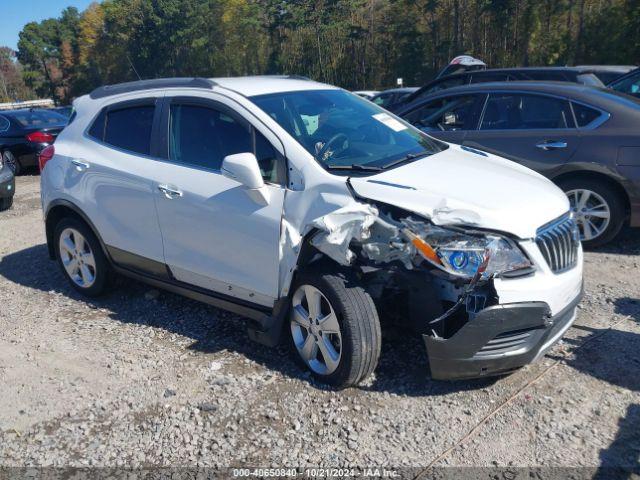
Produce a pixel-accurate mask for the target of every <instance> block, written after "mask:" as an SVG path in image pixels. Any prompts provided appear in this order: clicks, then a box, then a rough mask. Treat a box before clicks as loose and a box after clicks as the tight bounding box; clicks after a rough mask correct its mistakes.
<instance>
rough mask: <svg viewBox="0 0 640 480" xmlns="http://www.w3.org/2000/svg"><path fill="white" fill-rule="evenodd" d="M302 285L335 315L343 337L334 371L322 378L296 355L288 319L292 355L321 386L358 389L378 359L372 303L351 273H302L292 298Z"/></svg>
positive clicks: (326, 270) (334, 270)
mask: <svg viewBox="0 0 640 480" xmlns="http://www.w3.org/2000/svg"><path fill="white" fill-rule="evenodd" d="M303 285H311V286H313V287H315V288H317V289H318V290H320V292H321V293H322V294H323V295H324V296H325V298H326V299H327V300H328V301H329V302H330V304H331V307H332V308H333V310H334V311H335V313H336V316H337V319H338V323H339V325H340V333H341V336H342V348H341V356H340V360H339V364H338V367H337V369H336V370H335V371H333V372H332V373H330V374H328V375H322V374H319V373H317V372H315V371H313V369H311V368H310V366H309V365H307V363H306V362H305V360H304V359H303V358H302V356H301V355H300V354H299V353H298V350H297V348H296V346H295V341H294V338H293V333H292V331H291V330H292V329H291V327H290V324H291V317H289V319H288V321H287V328H288V331H289V339H290V344H291V347H292V354H293V355H294V357H295V358H296V360H297V361H298V363H299V364H301V365H302V366H303V367H304V368H306V369H308V370H310V371H311V373H312V375H313V376H314V377H315V378H317V379H318V380H319V381H321V382H323V383H326V384H329V385H332V386H335V387H338V388H345V387H350V386H353V385H357V384H358V383H359V382H360V381H362V380H364V379H365V378H366V377H368V376H369V375H371V374H372V373H373V371H374V370H375V369H376V366H377V364H378V358H379V357H380V345H381V336H382V335H381V332H380V320H379V318H378V311H377V309H376V306H375V304H374V302H373V299H372V298H371V296H370V295H369V294H368V293H367V292H366V291H365V289H364V288H363V287H362V285H361V283H360V281H359V280H358V279H357V277H356V276H355V275H354V273H353V272H352V271H350V270H348V269H346V268H341V267H338V266H337V265H336V266H335V267H333V266H325V267H323V268H319V269H314V270H309V271H306V272H301V273H300V274H299V275H298V276H297V278H296V280H295V284H294V286H293V288H292V290H291V292H292V298H293V297H294V294H295V292H296V291H297V290H298V289H299V288H300V287H301V286H303ZM290 315H293V311H292V312H291V313H290Z"/></svg>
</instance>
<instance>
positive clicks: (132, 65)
mask: <svg viewBox="0 0 640 480" xmlns="http://www.w3.org/2000/svg"><path fill="white" fill-rule="evenodd" d="M127 60H128V61H129V65H131V69H132V70H133V72H134V73H135V74H136V77H138V80H142V77H141V76H140V74H139V73H138V71H137V70H136V67H135V65H134V64H133V62H132V61H131V58H129V54H127Z"/></svg>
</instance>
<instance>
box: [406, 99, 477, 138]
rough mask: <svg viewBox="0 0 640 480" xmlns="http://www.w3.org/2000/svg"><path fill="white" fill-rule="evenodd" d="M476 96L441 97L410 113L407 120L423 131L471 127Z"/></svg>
mask: <svg viewBox="0 0 640 480" xmlns="http://www.w3.org/2000/svg"><path fill="white" fill-rule="evenodd" d="M476 98H477V97H475V96H473V95H459V96H455V97H445V98H439V99H438V100H434V101H432V102H429V103H427V104H426V105H423V106H422V107H420V108H417V109H416V110H414V111H413V112H411V113H409V114H408V115H406V116H405V120H407V121H408V122H410V123H412V124H413V125H415V126H416V127H418V128H419V129H421V130H423V131H456V130H464V129H469V128H471V127H470V124H471V122H472V120H473V110H474V108H473V107H474V105H475V103H476ZM476 125H477V124H476ZM474 127H475V125H474Z"/></svg>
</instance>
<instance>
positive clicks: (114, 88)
mask: <svg viewBox="0 0 640 480" xmlns="http://www.w3.org/2000/svg"><path fill="white" fill-rule="evenodd" d="M215 85H216V82H214V81H213V80H210V79H208V78H198V77H192V78H155V79H152V80H138V81H135V82H125V83H117V84H115V85H105V86H103V87H98V88H96V89H95V90H94V91H92V92H91V93H90V94H89V96H90V97H91V98H93V99H94V100H95V99H98V98H105V97H110V96H112V95H120V94H122V93H129V92H137V91H140V90H150V89H153V88H207V89H210V88H211V87H213V86H215Z"/></svg>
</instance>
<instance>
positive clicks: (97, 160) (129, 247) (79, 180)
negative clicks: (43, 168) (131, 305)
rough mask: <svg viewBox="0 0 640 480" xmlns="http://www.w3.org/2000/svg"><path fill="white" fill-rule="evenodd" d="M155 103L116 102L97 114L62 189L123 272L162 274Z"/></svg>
mask: <svg viewBox="0 0 640 480" xmlns="http://www.w3.org/2000/svg"><path fill="white" fill-rule="evenodd" d="M156 104H158V105H159V104H160V99H159V98H154V97H149V98H143V99H137V100H133V101H126V102H118V103H114V104H111V105H109V106H107V107H105V108H103V109H102V110H101V112H100V113H99V114H98V116H97V117H96V118H95V120H94V121H93V123H92V124H91V126H90V127H89V129H88V130H87V132H86V133H85V135H87V136H88V137H90V138H91V139H92V140H93V141H92V142H79V143H78V147H77V149H76V150H75V152H74V153H75V155H76V157H74V158H70V159H69V161H70V162H71V165H70V166H69V167H70V168H68V169H67V170H66V178H65V180H64V181H65V189H66V190H67V191H69V192H70V194H71V198H73V199H74V201H77V202H79V203H80V205H79V207H80V208H81V209H82V210H83V211H84V212H85V213H86V214H87V215H88V216H89V218H90V219H91V221H92V222H93V223H94V225H95V226H96V227H97V230H98V231H99V232H100V235H101V237H102V240H103V241H104V243H105V244H106V245H107V248H108V250H109V253H110V255H111V256H112V258H113V259H114V261H115V262H116V263H119V264H120V265H122V266H125V267H128V268H131V269H134V270H138V271H143V272H144V273H149V272H157V271H160V272H162V270H163V268H162V264H163V263H164V260H163V255H164V253H163V249H162V235H161V234H160V228H159V225H158V216H157V214H156V209H155V199H154V198H155V195H154V194H155V192H154V185H153V182H152V181H151V180H150V175H149V172H151V171H152V170H153V168H154V166H155V163H156V162H155V160H154V159H153V156H154V153H155V152H153V151H152V147H151V145H152V140H151V139H152V134H153V131H154V129H155V128H156V127H157V123H158V121H159V108H156Z"/></svg>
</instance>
